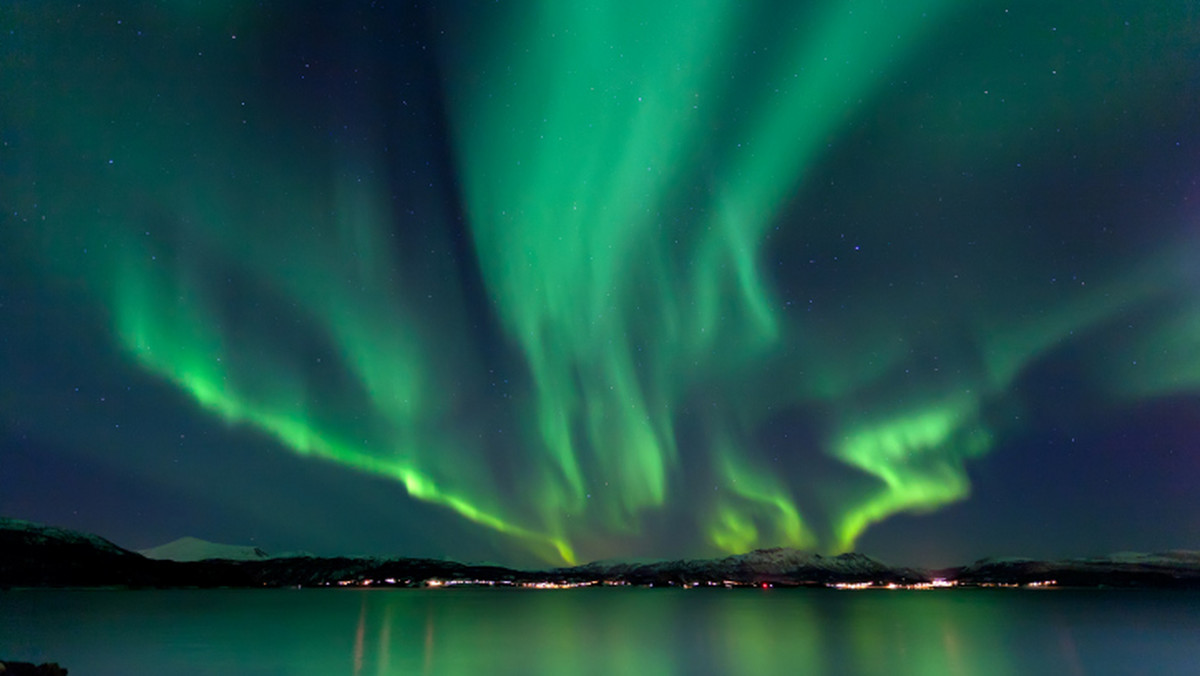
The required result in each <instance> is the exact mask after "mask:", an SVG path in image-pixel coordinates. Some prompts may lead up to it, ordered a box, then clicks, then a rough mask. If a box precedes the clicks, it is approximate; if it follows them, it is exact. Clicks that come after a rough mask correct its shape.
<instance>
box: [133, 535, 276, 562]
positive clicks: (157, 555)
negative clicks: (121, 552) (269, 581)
mask: <svg viewBox="0 0 1200 676" xmlns="http://www.w3.org/2000/svg"><path fill="white" fill-rule="evenodd" d="M138 553H139V554H141V555H142V556H144V557H146V558H148V559H159V560H166V561H206V560H208V559H224V560H226V561H260V560H262V559H269V558H271V555H270V554H267V553H266V552H264V551H263V550H261V549H259V548H258V547H251V546H243V545H224V544H220V543H217V542H208V541H207V540H201V539H200V538H194V537H182V538H179V539H178V540H172V541H171V542H168V543H167V544H165V545H159V546H157V547H151V548H150V549H140V550H138Z"/></svg>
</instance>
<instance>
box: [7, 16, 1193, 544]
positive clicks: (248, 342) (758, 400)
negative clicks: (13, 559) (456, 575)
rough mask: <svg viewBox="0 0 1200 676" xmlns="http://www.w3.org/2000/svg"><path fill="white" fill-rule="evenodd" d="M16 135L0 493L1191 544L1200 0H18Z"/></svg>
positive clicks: (397, 517)
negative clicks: (785, 0) (310, 0)
mask: <svg viewBox="0 0 1200 676" xmlns="http://www.w3.org/2000/svg"><path fill="white" fill-rule="evenodd" d="M793 5H794V7H793ZM0 143H2V146H0V515H5V516H12V517H18V518H24V519H30V520H35V521H41V522H46V523H50V524H55V525H61V526H67V527H73V528H79V529H83V530H87V531H91V532H95V533H98V534H100V535H103V536H105V537H108V538H109V539H111V540H113V541H115V542H117V543H118V544H121V545H123V546H126V547H130V548H141V547H148V546H153V545H157V544H161V543H163V542H166V541H168V540H172V539H174V538H177V537H180V536H183V535H193V536H197V537H201V538H204V539H208V540H214V541H220V542H230V543H235V544H255V545H258V546H260V547H263V548H265V549H267V550H268V551H276V552H279V551H289V550H303V551H309V552H314V553H318V554H404V555H414V556H448V557H452V558H457V559H464V560H491V561H497V562H502V563H509V564H516V565H530V564H535V563H562V562H564V561H566V562H585V561H589V560H593V559H600V558H617V557H682V556H713V555H721V554H724V553H740V552H744V551H747V550H750V549H753V548H757V547H766V546H776V545H783V546H791V547H797V548H802V549H807V550H812V551H817V552H821V553H836V552H841V551H847V550H857V551H862V552H865V553H868V554H871V555H874V556H876V557H879V558H882V559H884V560H886V561H890V562H893V563H900V564H917V565H947V564H952V563H960V562H965V561H969V560H972V559H975V558H979V557H982V556H989V555H1029V556H1073V555H1087V554H1095V553H1103V552H1110V551H1117V550H1161V549H1170V548H1192V549H1197V548H1200V5H1197V4H1196V3H1193V2H1184V1H1172V2H1167V1H1163V2H1146V0H1129V1H1119V0H1108V1H1103V0H1102V1H1096V0H1089V1H1088V2H1082V1H1078V2H1076V1H1064V2H1055V3H1046V2H987V1H984V2H951V1H949V0H906V1H901V0H892V1H890V2H885V1H883V0H838V1H834V0H821V1H813V2H796V3H779V2H742V1H733V0H694V1H688V2H684V1H682V0H681V1H679V2H671V1H665V0H664V1H658V0H610V1H608V2H592V1H582V0H581V1H579V2H575V1H572V2H557V1H553V2H551V1H546V2H508V1H505V2H498V1H497V2H469V1H466V0H463V1H462V2H441V3H437V2H431V3H420V2H418V3H413V2H407V3H400V2H395V3H389V2H342V3H315V2H314V3H306V2H282V1H279V2H242V1H240V0H239V1H234V0H225V1H221V0H207V1H203V2H202V1H200V0H171V1H158V2H148V1H147V2H132V1H130V2H112V1H109V2H85V3H82V6H79V5H77V4H76V3H65V2H52V1H40V0H39V1H16V2H12V1H10V2H5V3H3V6H2V7H0Z"/></svg>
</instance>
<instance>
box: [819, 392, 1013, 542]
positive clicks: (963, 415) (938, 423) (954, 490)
mask: <svg viewBox="0 0 1200 676" xmlns="http://www.w3.org/2000/svg"><path fill="white" fill-rule="evenodd" d="M852 429H853V431H852V432H851V433H850V434H848V435H847V436H846V437H845V438H844V439H843V440H842V441H841V443H840V444H838V446H837V447H836V449H835V450H834V453H835V455H836V456H837V457H839V458H841V459H842V460H844V461H845V462H846V463H848V464H850V465H852V466H854V467H858V468H859V469H861V470H863V471H864V472H867V473H868V474H871V475H874V476H876V477H878V478H879V480H880V481H881V482H882V485H881V486H879V487H878V488H877V489H875V490H873V491H872V492H871V493H869V494H868V495H867V496H866V497H865V498H860V499H858V500H856V501H853V502H851V503H849V504H848V505H847V507H846V509H845V511H844V512H843V513H842V515H841V516H840V518H839V519H838V520H837V522H836V523H835V526H834V532H835V538H836V545H835V547H836V549H837V550H840V551H846V550H849V549H851V548H853V546H854V541H855V540H856V539H857V538H858V536H859V535H860V534H861V533H862V532H863V530H865V529H866V528H867V526H869V525H870V524H872V523H874V522H877V521H880V520H882V519H884V518H886V517H888V516H890V515H892V514H895V513H896V512H900V511H922V510H931V509H934V508H936V507H939V506H941V505H944V504H946V503H949V502H954V501H956V500H961V499H963V498H964V497H966V496H967V494H968V492H969V491H970V483H969V482H968V479H967V474H966V469H965V468H964V466H963V462H964V461H965V460H966V459H968V458H971V457H975V456H978V455H981V454H982V453H985V452H986V451H987V449H988V447H989V446H990V444H991V435H990V434H989V432H988V431H987V430H986V429H984V428H983V427H982V426H980V424H979V422H978V421H977V419H976V412H975V409H974V402H972V401H971V400H969V399H963V400H960V401H954V402H949V403H946V404H944V405H941V406H931V407H929V408H927V409H924V410H922V411H920V412H918V413H915V414H911V415H905V416H899V417H895V418H891V419H888V420H885V421H883V422H881V423H874V424H866V425H863V426H860V427H856V428H852Z"/></svg>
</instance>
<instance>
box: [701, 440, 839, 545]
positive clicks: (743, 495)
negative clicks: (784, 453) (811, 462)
mask: <svg viewBox="0 0 1200 676" xmlns="http://www.w3.org/2000/svg"><path fill="white" fill-rule="evenodd" d="M715 447H716V448H717V449H718V450H717V453H718V458H719V459H720V465H721V466H720V468H719V476H720V477H722V479H723V480H724V483H725V492H724V493H723V494H722V495H721V496H720V497H719V498H717V499H716V501H715V505H716V509H715V516H714V517H713V518H712V520H711V523H710V524H709V526H708V538H709V541H710V542H712V543H713V544H714V545H716V547H717V548H718V549H720V550H722V551H725V552H728V553H731V554H741V553H744V552H748V551H750V550H751V549H754V548H756V547H760V546H764V545H765V546H779V545H784V546H788V547H797V548H809V547H813V546H815V545H816V544H817V539H816V537H815V536H814V535H813V534H812V533H811V532H810V531H809V530H808V529H807V528H806V527H805V525H804V522H803V521H802V520H801V518H800V512H799V510H797V509H796V506H795V504H794V502H793V500H792V498H791V496H790V495H788V492H787V489H785V488H784V487H783V485H782V483H781V482H780V481H779V479H778V478H777V477H775V476H773V475H771V474H769V473H767V472H765V471H763V470H761V469H758V468H754V467H752V466H750V465H749V464H748V463H746V462H745V461H744V460H741V457H742V455H741V454H739V453H737V449H736V448H734V446H733V444H732V443H730V442H729V441H728V440H727V439H725V440H721V441H719V442H717V443H716V444H715ZM760 525H761V526H763V530H765V531H766V533H765V534H764V533H762V532H761V531H760V528H759V526H760Z"/></svg>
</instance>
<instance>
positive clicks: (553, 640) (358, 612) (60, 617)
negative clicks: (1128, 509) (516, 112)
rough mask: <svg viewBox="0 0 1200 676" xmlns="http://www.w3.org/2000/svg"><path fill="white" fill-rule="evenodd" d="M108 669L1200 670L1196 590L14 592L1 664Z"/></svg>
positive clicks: (0, 627) (2, 622)
mask: <svg viewBox="0 0 1200 676" xmlns="http://www.w3.org/2000/svg"><path fill="white" fill-rule="evenodd" d="M4 658H7V659H15V660H23V661H31V662H43V661H53V662H58V663H60V664H61V665H63V666H65V667H67V668H68V669H69V670H70V674H71V676H88V675H97V674H100V675H103V674H174V675H181V676H182V675H187V674H223V675H224V674H256V675H266V674H280V675H283V674H289V675H290V674H322V675H325V674H355V675H357V674H370V675H377V674H564V675H569V674H639V675H641V674H647V675H652V674H889V675H893V674H922V675H931V674H970V675H976V674H1023V675H1024V674H1068V675H1069V674H1200V592H1195V591H1192V592H1179V591H1164V590H1153V591H1149V590H1137V591H1134V590H1118V589H1113V590H1070V589H1042V590H1027V589H957V590H931V591H885V590H869V591H835V590H820V589H765V590H760V589H694V590H682V589H634V588H587V589H573V590H512V589H507V590H505V589H486V588H484V589H478V588H475V589H466V588H455V589H353V590H349V589H292V590H280V589H264V590H216V591H212V590H207V591H199V590H145V591H143V590H137V591H126V590H9V591H0V659H4Z"/></svg>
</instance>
